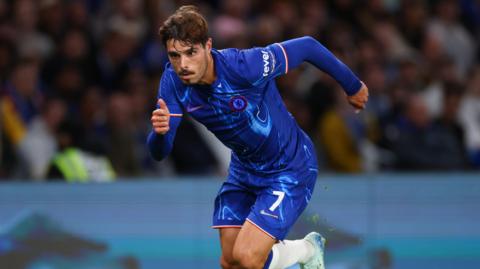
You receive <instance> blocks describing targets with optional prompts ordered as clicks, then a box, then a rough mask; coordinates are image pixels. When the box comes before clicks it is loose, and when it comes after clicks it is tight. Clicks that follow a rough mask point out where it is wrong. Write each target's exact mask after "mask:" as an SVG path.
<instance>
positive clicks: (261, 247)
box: [233, 221, 277, 269]
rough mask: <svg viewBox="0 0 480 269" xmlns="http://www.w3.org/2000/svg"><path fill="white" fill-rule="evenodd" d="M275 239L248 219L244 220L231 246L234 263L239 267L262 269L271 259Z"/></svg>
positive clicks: (242, 268) (243, 268)
mask: <svg viewBox="0 0 480 269" xmlns="http://www.w3.org/2000/svg"><path fill="white" fill-rule="evenodd" d="M276 241H277V240H276V239H275V238H273V237H272V236H271V235H268V234H267V233H265V232H264V231H263V230H261V228H258V227H257V226H255V225H254V224H252V223H251V222H249V221H245V223H244V224H243V227H242V229H241V230H240V232H239V234H238V236H237V239H236V240H235V246H234V247H233V259H234V263H236V264H238V265H239V267H238V268H241V269H262V268H264V266H265V263H266V262H267V263H269V262H270V260H269V258H270V259H271V255H270V252H271V249H272V246H273V245H274V244H275V242H276ZM267 268H268V267H267Z"/></svg>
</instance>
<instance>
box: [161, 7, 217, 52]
mask: <svg viewBox="0 0 480 269" xmlns="http://www.w3.org/2000/svg"><path fill="white" fill-rule="evenodd" d="M158 33H159V34H160V37H161V39H162V43H163V45H165V46H166V45H167V41H168V40H170V39H173V40H179V41H182V42H185V43H188V44H199V43H200V44H202V45H204V44H205V43H206V42H207V40H208V24H207V21H206V20H205V18H204V17H203V16H202V15H201V14H200V13H199V11H198V8H197V7H196V6H192V5H188V6H181V7H180V8H179V9H177V11H175V13H174V14H173V15H171V16H170V17H168V19H167V20H165V22H163V25H162V26H161V27H160V30H159V31H158Z"/></svg>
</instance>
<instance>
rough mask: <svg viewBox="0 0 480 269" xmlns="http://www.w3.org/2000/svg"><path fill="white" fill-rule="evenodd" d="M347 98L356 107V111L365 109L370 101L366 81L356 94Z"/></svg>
mask: <svg viewBox="0 0 480 269" xmlns="http://www.w3.org/2000/svg"><path fill="white" fill-rule="evenodd" d="M347 100H348V102H349V103H350V104H351V105H352V106H353V107H354V108H355V112H356V113H358V112H360V110H362V109H364V108H365V106H366V105H367V101H368V88H367V86H366V85H365V83H363V82H362V87H361V88H360V90H359V91H358V92H357V93H356V94H354V95H352V96H347Z"/></svg>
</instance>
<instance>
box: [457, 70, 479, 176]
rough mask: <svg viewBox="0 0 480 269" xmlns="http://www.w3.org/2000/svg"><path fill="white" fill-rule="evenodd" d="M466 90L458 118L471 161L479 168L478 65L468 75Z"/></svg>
mask: <svg viewBox="0 0 480 269" xmlns="http://www.w3.org/2000/svg"><path fill="white" fill-rule="evenodd" d="M469 77H470V79H469V80H468V84H467V92H466V94H465V95H464V97H463V99H462V102H461V105H460V115H459V120H460V122H461V124H462V126H463V128H464V130H465V138H466V147H467V152H468V154H469V156H470V160H471V163H472V164H473V165H474V166H475V167H476V168H480V66H479V65H477V66H476V67H475V69H474V70H473V71H472V74H471V75H470V76H469Z"/></svg>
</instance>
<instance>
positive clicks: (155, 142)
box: [147, 70, 182, 161]
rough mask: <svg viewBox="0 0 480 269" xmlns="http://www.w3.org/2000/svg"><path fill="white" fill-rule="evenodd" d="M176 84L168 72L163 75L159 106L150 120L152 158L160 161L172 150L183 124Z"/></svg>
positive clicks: (149, 142) (149, 140)
mask: <svg viewBox="0 0 480 269" xmlns="http://www.w3.org/2000/svg"><path fill="white" fill-rule="evenodd" d="M175 87H176V85H175V82H174V80H173V78H172V77H171V75H170V74H169V72H168V70H165V72H164V73H163V75H162V79H161V80H160V86H159V89H158V96H157V106H156V109H155V110H154V111H153V112H152V117H151V118H150V120H151V123H152V131H151V132H150V134H149V135H148V138H147V145H148V149H149V151H150V154H151V155H152V157H153V158H154V159H155V160H157V161H160V160H162V159H163V158H165V157H166V156H167V155H168V154H169V153H170V152H171V150H172V147H173V140H174V139H175V133H176V131H177V128H178V126H179V125H180V122H181V117H182V107H181V105H180V102H179V101H178V99H177V97H176V94H175V89H176V88H175Z"/></svg>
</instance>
